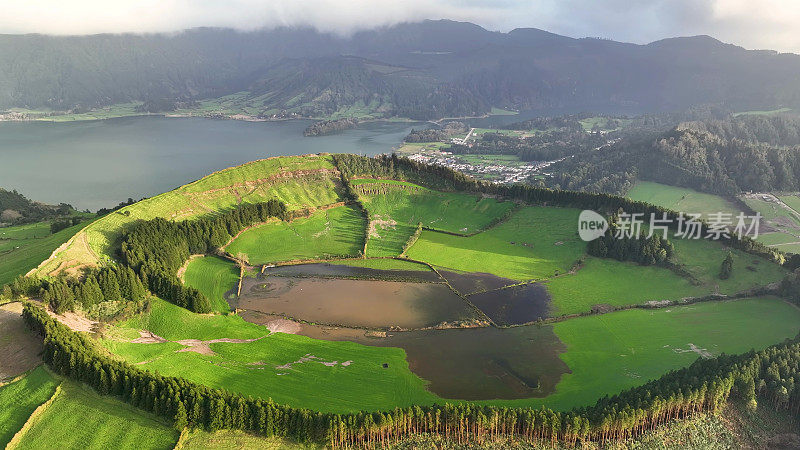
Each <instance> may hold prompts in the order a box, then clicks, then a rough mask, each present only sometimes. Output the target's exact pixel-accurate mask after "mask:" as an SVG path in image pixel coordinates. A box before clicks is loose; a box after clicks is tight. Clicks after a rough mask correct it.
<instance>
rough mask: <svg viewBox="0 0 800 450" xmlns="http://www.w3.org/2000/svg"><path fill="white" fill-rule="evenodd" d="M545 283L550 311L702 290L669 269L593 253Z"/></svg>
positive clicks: (571, 310)
mask: <svg viewBox="0 0 800 450" xmlns="http://www.w3.org/2000/svg"><path fill="white" fill-rule="evenodd" d="M720 263H721V261H720ZM545 285H546V286H547V291H548V292H549V293H550V295H551V297H552V306H553V308H554V311H553V315H566V314H574V313H580V312H587V311H589V310H590V309H591V307H592V306H593V305H597V304H609V305H613V306H624V305H633V304H640V303H645V302H648V301H651V300H654V301H660V300H678V299H680V298H682V297H690V296H691V297H693V296H697V295H700V294H702V293H703V290H702V289H701V288H700V287H698V286H693V285H692V283H691V282H690V281H689V280H688V279H686V278H683V277H681V276H679V275H677V274H676V273H674V272H672V271H671V270H669V269H666V268H663V267H658V266H640V265H638V264H636V263H632V262H620V261H617V260H614V259H601V258H595V257H587V258H586V261H585V262H584V264H583V265H582V266H581V268H580V269H579V270H578V271H577V272H575V273H574V274H569V275H564V276H560V277H556V278H553V279H551V280H548V281H547V282H546V284H545Z"/></svg>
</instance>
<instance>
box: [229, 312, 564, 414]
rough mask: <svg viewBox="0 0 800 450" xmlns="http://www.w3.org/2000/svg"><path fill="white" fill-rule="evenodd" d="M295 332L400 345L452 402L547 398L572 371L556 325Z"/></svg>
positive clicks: (249, 315) (257, 316)
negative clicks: (566, 359) (389, 330)
mask: <svg viewBox="0 0 800 450" xmlns="http://www.w3.org/2000/svg"><path fill="white" fill-rule="evenodd" d="M242 317H243V318H244V319H245V320H247V321H248V322H254V323H259V324H264V325H266V324H268V323H270V322H273V323H274V321H275V320H276V318H275V316H271V315H268V314H261V313H258V312H254V311H246V312H244V313H242ZM292 331H293V332H295V333H297V334H301V335H304V336H308V337H311V338H314V339H324V340H329V341H351V342H358V343H360V344H364V345H372V346H378V347H400V348H402V349H404V350H405V351H406V354H407V360H408V363H409V367H410V368H411V370H412V371H413V372H414V373H415V374H417V375H418V376H420V377H421V378H423V379H425V380H427V381H428V382H429V385H428V389H429V390H430V391H431V392H434V393H435V394H437V395H439V396H441V397H444V398H449V399H461V400H490V399H515V398H530V397H545V396H547V395H549V394H551V393H553V391H554V390H555V386H556V384H557V383H558V381H559V380H560V379H561V376H562V375H563V374H565V373H569V369H568V367H567V365H566V364H565V363H564V362H563V361H562V360H561V359H560V358H559V356H558V355H559V354H560V353H562V352H564V351H565V350H566V346H565V345H564V344H563V343H561V341H560V340H559V339H558V337H557V336H556V335H555V333H554V332H553V327H552V326H551V325H543V326H536V325H531V326H524V327H515V328H494V327H487V328H464V329H450V330H423V331H402V332H387V333H376V332H369V331H365V330H358V329H352V328H333V327H325V326H318V325H308V324H298V326H297V327H295V328H294V329H293V330H292Z"/></svg>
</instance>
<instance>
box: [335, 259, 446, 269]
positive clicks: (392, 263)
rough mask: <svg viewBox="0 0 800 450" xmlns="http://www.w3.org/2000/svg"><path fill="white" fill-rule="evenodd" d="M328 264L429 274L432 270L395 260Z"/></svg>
mask: <svg viewBox="0 0 800 450" xmlns="http://www.w3.org/2000/svg"><path fill="white" fill-rule="evenodd" d="M328 262H329V263H330V264H334V265H342V266H351V267H364V268H367V269H377V270H415V271H419V272H429V271H430V270H431V268H430V267H428V266H426V265H425V264H421V263H418V262H414V261H407V260H404V259H395V258H366V259H360V258H359V259H340V260H334V261H328Z"/></svg>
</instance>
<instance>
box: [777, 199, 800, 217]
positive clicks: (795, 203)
mask: <svg viewBox="0 0 800 450" xmlns="http://www.w3.org/2000/svg"><path fill="white" fill-rule="evenodd" d="M778 198H779V199H780V200H781V201H782V202H783V203H786V205H787V206H789V208H792V209H793V210H794V211H795V212H797V213H800V196H799V195H796V194H793V195H781V196H778Z"/></svg>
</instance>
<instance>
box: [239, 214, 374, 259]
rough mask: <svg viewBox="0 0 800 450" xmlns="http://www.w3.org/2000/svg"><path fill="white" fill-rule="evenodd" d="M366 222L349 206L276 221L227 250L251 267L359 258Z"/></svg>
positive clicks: (252, 231) (247, 233)
mask: <svg viewBox="0 0 800 450" xmlns="http://www.w3.org/2000/svg"><path fill="white" fill-rule="evenodd" d="M366 226H367V224H366V221H365V220H364V218H363V217H362V216H361V214H360V213H359V212H358V211H357V210H355V209H354V208H352V207H350V206H340V207H337V208H332V209H328V210H325V211H319V212H316V213H314V214H313V215H311V216H310V217H308V218H299V219H295V220H293V221H291V222H283V221H273V222H269V223H266V224H263V225H259V226H256V227H253V228H251V229H249V230H247V231H245V232H243V233H242V234H240V235H239V237H237V238H236V239H235V240H234V241H233V242H231V243H230V245H228V247H227V248H226V249H225V250H226V251H227V252H228V253H230V254H231V255H234V256H236V255H240V254H242V255H246V260H247V261H249V262H250V264H267V263H272V262H278V261H289V260H297V259H320V258H326V257H334V256H357V255H359V254H360V252H361V251H362V250H363V247H364V233H365V229H366Z"/></svg>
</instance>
